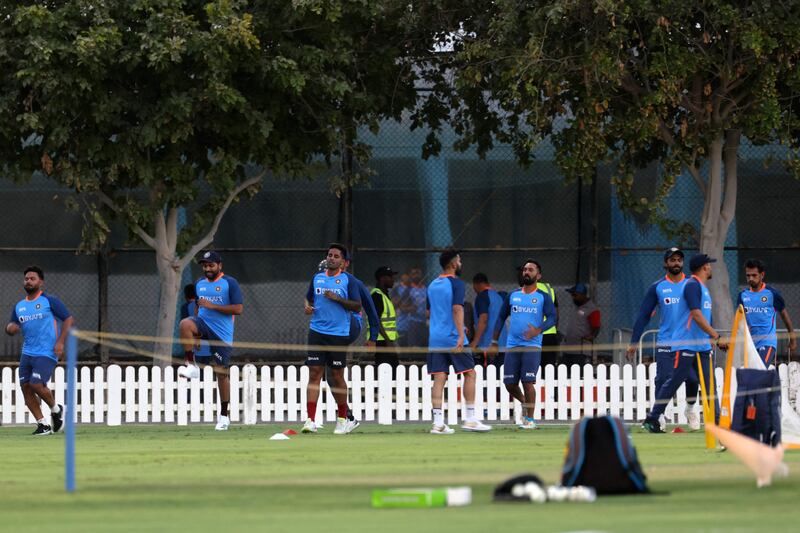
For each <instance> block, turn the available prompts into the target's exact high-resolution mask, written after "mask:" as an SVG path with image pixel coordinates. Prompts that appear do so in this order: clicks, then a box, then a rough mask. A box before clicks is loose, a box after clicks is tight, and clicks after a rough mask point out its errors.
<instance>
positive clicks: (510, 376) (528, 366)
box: [503, 346, 542, 385]
mask: <svg viewBox="0 0 800 533" xmlns="http://www.w3.org/2000/svg"><path fill="white" fill-rule="evenodd" d="M525 348H526V349H525V350H524V351H519V352H517V351H507V352H506V357H505V361H504V364H505V366H504V367H503V383H505V384H506V385H514V384H516V383H519V382H520V381H522V382H523V383H536V375H537V374H538V373H539V366H540V365H541V363H542V349H541V348H536V347H535V346H526V347H525Z"/></svg>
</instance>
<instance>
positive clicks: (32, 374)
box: [19, 354, 58, 385]
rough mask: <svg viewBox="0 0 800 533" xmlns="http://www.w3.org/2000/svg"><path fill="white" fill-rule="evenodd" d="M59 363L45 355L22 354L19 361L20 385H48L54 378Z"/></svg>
mask: <svg viewBox="0 0 800 533" xmlns="http://www.w3.org/2000/svg"><path fill="white" fill-rule="evenodd" d="M57 364H58V361H56V360H54V359H50V358H49V357H46V356H44V355H39V356H30V355H25V354H22V357H20V359H19V383H20V385H22V384H23V383H31V384H33V385H36V384H44V385H46V384H47V382H48V381H50V378H51V377H52V376H53V370H54V369H55V368H56V365H57Z"/></svg>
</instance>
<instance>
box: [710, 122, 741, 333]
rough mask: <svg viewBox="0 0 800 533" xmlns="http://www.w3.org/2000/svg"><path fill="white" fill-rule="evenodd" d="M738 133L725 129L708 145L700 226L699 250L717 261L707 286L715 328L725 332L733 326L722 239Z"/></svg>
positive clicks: (732, 196)
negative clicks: (722, 133) (706, 182)
mask: <svg viewBox="0 0 800 533" xmlns="http://www.w3.org/2000/svg"><path fill="white" fill-rule="evenodd" d="M740 137H741V132H740V131H739V130H728V131H727V132H725V135H724V138H723V135H720V136H719V137H717V138H716V139H714V141H712V143H711V147H710V148H711V149H710V153H709V157H708V160H709V166H710V168H709V177H708V186H707V188H706V194H705V205H704V207H703V218H702V221H701V226H700V251H701V252H702V253H705V254H708V255H709V256H711V257H713V258H715V259H717V262H716V263H714V265H713V277H712V279H711V281H710V282H709V284H708V290H709V292H711V299H712V300H713V303H714V309H713V321H714V324H713V325H714V328H715V329H723V330H729V329H730V328H731V324H732V323H733V302H732V301H731V292H730V273H729V272H728V266H727V264H726V263H725V240H726V238H727V236H728V230H729V229H730V226H731V223H732V222H733V217H734V215H735V214H736V192H737V185H738V183H737V179H738V173H737V170H738V169H737V154H738V152H739V140H740Z"/></svg>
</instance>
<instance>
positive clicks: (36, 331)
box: [6, 266, 72, 436]
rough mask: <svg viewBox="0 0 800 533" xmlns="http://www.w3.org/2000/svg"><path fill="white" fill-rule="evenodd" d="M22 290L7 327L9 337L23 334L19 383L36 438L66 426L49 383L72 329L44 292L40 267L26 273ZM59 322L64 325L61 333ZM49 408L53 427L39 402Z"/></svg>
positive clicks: (61, 308) (66, 313)
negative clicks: (21, 295)
mask: <svg viewBox="0 0 800 533" xmlns="http://www.w3.org/2000/svg"><path fill="white" fill-rule="evenodd" d="M23 275H24V276H25V281H24V285H23V287H24V288H25V292H26V293H27V294H28V295H27V296H26V297H25V298H24V299H23V300H20V301H19V302H18V303H17V305H15V306H14V310H13V311H11V320H10V321H9V323H8V325H6V333H7V334H9V335H16V334H17V333H19V332H20V331H22V336H23V338H24V341H23V343H22V356H21V357H20V360H19V383H20V386H21V387H22V395H23V396H24V397H25V405H26V406H27V407H28V410H29V411H30V412H31V414H32V415H33V418H35V419H36V430H35V431H34V432H33V434H34V435H37V436H39V435H50V434H51V433H58V432H59V430H60V429H61V426H62V425H63V423H64V422H63V419H64V407H63V406H62V405H57V404H56V402H55V400H54V399H53V393H52V392H50V389H48V388H47V382H48V381H50V376H52V374H53V369H54V368H55V367H56V365H57V364H58V359H59V357H61V354H63V353H64V341H65V340H66V338H67V335H68V333H69V328H71V327H72V316H71V315H70V314H69V311H67V308H66V307H64V304H63V303H61V300H59V299H58V298H56V297H55V296H53V295H51V294H47V293H45V292H42V287H44V272H42V269H41V268H39V267H37V266H29V267H28V268H26V269H25V271H24V272H23ZM56 319H58V320H60V321H61V331H60V332H59V328H58V325H57V324H56ZM40 399H41V400H44V403H46V404H47V405H48V407H50V424H45V420H44V416H43V415H42V409H41V408H40V407H39V401H40Z"/></svg>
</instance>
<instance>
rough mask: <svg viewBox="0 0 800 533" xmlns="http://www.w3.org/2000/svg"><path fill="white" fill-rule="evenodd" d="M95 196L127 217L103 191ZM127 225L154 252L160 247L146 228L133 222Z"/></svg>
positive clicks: (128, 222) (96, 192) (97, 192)
mask: <svg viewBox="0 0 800 533" xmlns="http://www.w3.org/2000/svg"><path fill="white" fill-rule="evenodd" d="M95 194H97V197H98V198H99V199H100V201H101V202H102V203H104V204H105V205H107V206H108V207H110V208H111V210H112V211H114V212H115V213H117V214H118V215H121V216H123V217H125V216H127V215H126V213H125V211H124V210H123V209H122V208H121V207H120V206H119V205H117V204H116V202H114V200H112V199H111V198H110V197H109V196H108V195H107V194H106V193H104V192H103V191H95ZM127 224H128V227H129V228H130V229H131V231H133V232H134V233H135V234H136V235H137V236H138V237H139V238H140V239H142V241H143V242H144V243H145V244H146V245H147V246H149V247H150V248H152V249H153V250H157V249H158V246H157V245H156V240H155V239H154V238H153V237H152V236H150V234H148V233H147V232H146V231H145V230H144V228H142V227H141V226H140V225H139V224H134V223H133V222H131V221H127Z"/></svg>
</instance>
